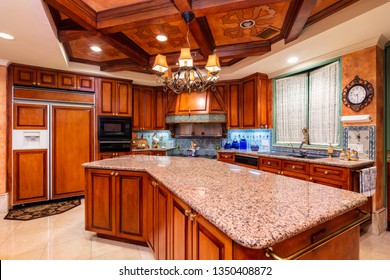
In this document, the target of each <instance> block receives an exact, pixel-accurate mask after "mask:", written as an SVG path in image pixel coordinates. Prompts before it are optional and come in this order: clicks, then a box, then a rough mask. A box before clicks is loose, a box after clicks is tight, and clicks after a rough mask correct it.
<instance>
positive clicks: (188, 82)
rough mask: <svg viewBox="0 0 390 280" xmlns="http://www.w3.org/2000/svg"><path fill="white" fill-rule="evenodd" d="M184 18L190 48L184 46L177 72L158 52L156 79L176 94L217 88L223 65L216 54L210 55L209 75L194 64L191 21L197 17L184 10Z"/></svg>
mask: <svg viewBox="0 0 390 280" xmlns="http://www.w3.org/2000/svg"><path fill="white" fill-rule="evenodd" d="M182 17H183V19H184V20H185V22H186V23H187V44H188V48H182V49H181V51H180V57H179V69H178V70H177V71H176V73H173V74H172V72H171V70H170V68H169V66H168V64H167V59H166V57H165V56H164V55H161V54H158V55H157V56H156V59H155V61H154V64H153V68H152V69H153V70H154V71H156V72H157V78H156V81H157V83H159V84H164V91H167V90H168V89H170V90H172V91H173V92H174V93H176V94H181V93H183V92H187V93H188V94H191V92H196V93H202V92H205V91H206V90H208V89H211V90H215V84H216V82H217V81H218V78H219V71H221V66H220V64H219V58H218V56H217V55H216V54H212V55H209V57H208V60H207V64H206V66H205V68H206V69H207V76H203V74H202V73H201V71H200V70H199V69H198V68H197V67H196V66H195V65H194V61H193V58H192V54H191V49H190V40H189V32H190V29H189V23H190V22H191V20H192V19H193V18H194V17H195V16H194V14H193V13H192V12H184V13H183V14H182Z"/></svg>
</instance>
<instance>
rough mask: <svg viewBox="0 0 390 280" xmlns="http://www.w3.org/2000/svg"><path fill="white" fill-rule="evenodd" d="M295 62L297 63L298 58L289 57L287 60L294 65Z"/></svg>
mask: <svg viewBox="0 0 390 280" xmlns="http://www.w3.org/2000/svg"><path fill="white" fill-rule="evenodd" d="M297 61H298V57H296V56H293V57H290V58H289V59H288V60H287V62H288V63H295V62H297Z"/></svg>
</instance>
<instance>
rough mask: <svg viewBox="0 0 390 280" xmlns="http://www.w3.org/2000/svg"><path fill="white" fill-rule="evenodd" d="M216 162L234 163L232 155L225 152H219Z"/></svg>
mask: <svg viewBox="0 0 390 280" xmlns="http://www.w3.org/2000/svg"><path fill="white" fill-rule="evenodd" d="M218 160H219V161H223V162H227V163H234V153H229V152H227V153H225V152H219V153H218Z"/></svg>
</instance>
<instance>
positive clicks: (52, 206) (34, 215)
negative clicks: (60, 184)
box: [4, 199, 81, 221]
mask: <svg viewBox="0 0 390 280" xmlns="http://www.w3.org/2000/svg"><path fill="white" fill-rule="evenodd" d="M80 204H81V201H80V199H72V200H67V201H57V202H52V203H48V204H44V205H36V206H28V207H24V208H19V209H12V210H10V211H9V212H8V214H7V215H6V216H5V217H4V219H6V220H20V221H28V220H33V219H38V218H42V217H47V216H52V215H57V214H61V213H64V212H66V211H68V210H70V209H72V208H74V207H76V206H79V205H80Z"/></svg>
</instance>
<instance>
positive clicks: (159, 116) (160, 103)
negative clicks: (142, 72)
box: [154, 89, 168, 129]
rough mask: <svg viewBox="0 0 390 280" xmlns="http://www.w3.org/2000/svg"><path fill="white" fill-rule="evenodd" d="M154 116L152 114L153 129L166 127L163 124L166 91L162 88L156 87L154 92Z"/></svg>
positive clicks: (165, 108)
mask: <svg viewBox="0 0 390 280" xmlns="http://www.w3.org/2000/svg"><path fill="white" fill-rule="evenodd" d="M155 97H156V103H155V108H156V110H155V116H154V128H155V129H166V124H165V112H166V110H167V100H168V96H167V93H166V92H164V91H163V90H162V89H157V90H156V93H155Z"/></svg>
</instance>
